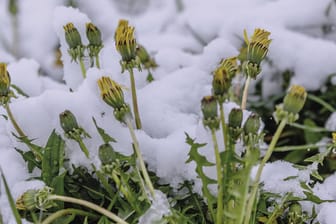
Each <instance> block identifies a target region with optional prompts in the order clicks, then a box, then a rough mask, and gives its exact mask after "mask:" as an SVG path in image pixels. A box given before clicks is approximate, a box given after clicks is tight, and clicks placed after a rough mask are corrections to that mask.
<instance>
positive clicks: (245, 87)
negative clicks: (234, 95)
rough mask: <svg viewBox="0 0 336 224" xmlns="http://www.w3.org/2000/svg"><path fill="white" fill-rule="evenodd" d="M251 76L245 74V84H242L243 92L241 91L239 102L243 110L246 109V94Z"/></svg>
mask: <svg viewBox="0 0 336 224" xmlns="http://www.w3.org/2000/svg"><path fill="white" fill-rule="evenodd" d="M250 81H251V77H250V76H247V79H246V82H245V86H244V92H243V98H242V103H241V109H242V110H245V109H246V101H247V94H248V88H249V85H250Z"/></svg>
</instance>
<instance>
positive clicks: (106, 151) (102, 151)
mask: <svg viewBox="0 0 336 224" xmlns="http://www.w3.org/2000/svg"><path fill="white" fill-rule="evenodd" d="M98 156H99V159H100V161H101V163H102V164H103V165H107V164H112V162H113V161H114V160H115V158H116V155H115V152H114V149H113V148H112V146H111V145H110V144H108V143H107V144H104V145H101V146H100V147H99V149H98Z"/></svg>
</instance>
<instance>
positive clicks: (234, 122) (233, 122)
mask: <svg viewBox="0 0 336 224" xmlns="http://www.w3.org/2000/svg"><path fill="white" fill-rule="evenodd" d="M242 120H243V111H242V110H241V109H240V108H233V109H232V110H231V112H230V114H229V127H232V128H240V126H241V123H242Z"/></svg>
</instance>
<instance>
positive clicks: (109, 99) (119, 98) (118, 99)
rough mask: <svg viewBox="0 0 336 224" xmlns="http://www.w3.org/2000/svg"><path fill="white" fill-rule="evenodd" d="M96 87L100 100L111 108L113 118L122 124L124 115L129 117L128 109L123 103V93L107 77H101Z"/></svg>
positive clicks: (119, 87) (116, 84) (117, 85)
mask: <svg viewBox="0 0 336 224" xmlns="http://www.w3.org/2000/svg"><path fill="white" fill-rule="evenodd" d="M98 86H99V89H100V95H101V97H102V99H103V100H104V102H105V103H107V104H108V105H110V106H111V107H113V109H114V116H115V118H116V119H117V120H118V121H120V122H124V118H125V116H126V115H128V116H131V114H130V108H129V106H128V105H127V104H126V103H125V100H124V93H123V91H122V89H121V86H120V85H119V84H118V83H116V82H115V81H113V80H112V79H110V78H109V77H102V78H100V79H99V80H98Z"/></svg>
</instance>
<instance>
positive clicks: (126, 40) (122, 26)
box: [115, 20, 141, 129]
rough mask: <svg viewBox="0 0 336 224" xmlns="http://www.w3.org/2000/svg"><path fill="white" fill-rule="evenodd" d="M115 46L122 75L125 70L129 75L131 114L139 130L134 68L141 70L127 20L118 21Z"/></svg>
mask: <svg viewBox="0 0 336 224" xmlns="http://www.w3.org/2000/svg"><path fill="white" fill-rule="evenodd" d="M115 45H116V49H117V51H118V52H119V53H120V55H121V61H120V65H121V70H122V73H123V72H124V71H125V70H127V71H128V72H129V74H130V81H131V90H132V102H133V112H134V118H135V124H136V128H137V129H141V120H140V114H139V108H138V100H137V94H136V88H135V79H134V72H133V69H134V68H138V69H139V70H140V69H141V67H140V61H139V58H138V57H137V55H136V46H137V45H136V39H135V37H134V27H132V26H129V25H128V21H127V20H120V21H119V24H118V27H117V30H116V32H115Z"/></svg>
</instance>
